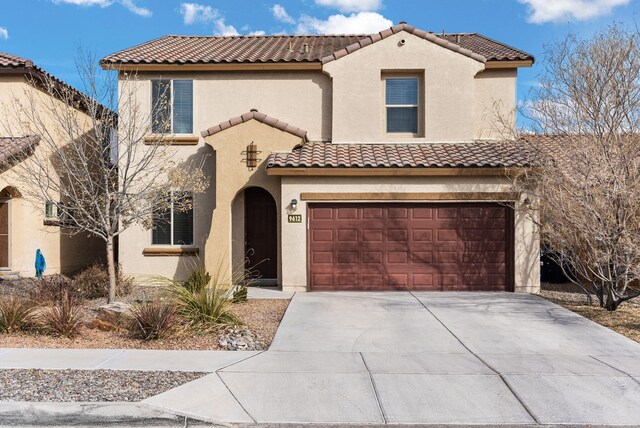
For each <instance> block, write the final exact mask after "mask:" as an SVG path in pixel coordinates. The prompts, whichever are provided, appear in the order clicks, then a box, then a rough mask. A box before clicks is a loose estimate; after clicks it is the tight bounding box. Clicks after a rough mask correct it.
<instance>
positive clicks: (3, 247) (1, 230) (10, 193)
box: [0, 186, 20, 270]
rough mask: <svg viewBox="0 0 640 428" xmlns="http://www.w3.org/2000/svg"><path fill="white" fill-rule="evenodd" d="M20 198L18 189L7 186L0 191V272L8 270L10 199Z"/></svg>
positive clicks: (9, 260)
mask: <svg viewBox="0 0 640 428" xmlns="http://www.w3.org/2000/svg"><path fill="white" fill-rule="evenodd" d="M17 197H20V192H19V191H18V189H16V188H15V187H12V186H7V187H5V188H4V189H2V190H1V191H0V270H7V269H9V268H10V264H11V259H10V254H11V250H10V246H11V236H10V231H11V226H10V221H11V215H10V211H11V199H13V198H17Z"/></svg>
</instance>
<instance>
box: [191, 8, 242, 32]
mask: <svg viewBox="0 0 640 428" xmlns="http://www.w3.org/2000/svg"><path fill="white" fill-rule="evenodd" d="M180 13H182V19H183V20H184V23H185V24H187V25H191V24H196V23H203V24H209V23H213V28H214V30H213V34H215V35H218V36H238V35H240V33H239V32H238V30H236V28H235V27H234V26H233V25H229V24H227V23H226V22H225V18H224V16H222V14H221V13H220V11H219V10H218V9H215V8H213V7H211V6H207V5H204V4H199V3H182V5H181V6H180Z"/></svg>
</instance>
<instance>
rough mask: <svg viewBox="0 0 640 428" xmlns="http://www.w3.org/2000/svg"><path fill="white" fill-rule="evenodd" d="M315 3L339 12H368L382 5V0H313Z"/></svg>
mask: <svg viewBox="0 0 640 428" xmlns="http://www.w3.org/2000/svg"><path fill="white" fill-rule="evenodd" d="M315 2H316V4H317V5H320V6H326V7H331V8H333V9H338V10H339V11H340V12H370V11H372V10H378V9H380V8H381V7H382V0H315Z"/></svg>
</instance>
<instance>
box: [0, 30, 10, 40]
mask: <svg viewBox="0 0 640 428" xmlns="http://www.w3.org/2000/svg"><path fill="white" fill-rule="evenodd" d="M8 38H9V30H7V29H6V28H5V27H0V39H2V40H7V39H8Z"/></svg>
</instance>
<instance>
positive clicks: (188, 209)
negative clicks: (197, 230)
mask: <svg viewBox="0 0 640 428" xmlns="http://www.w3.org/2000/svg"><path fill="white" fill-rule="evenodd" d="M170 197H171V208H169V209H168V210H166V211H163V212H161V213H160V214H158V215H156V217H155V218H154V220H153V231H152V236H151V243H152V244H154V245H193V196H191V195H190V194H185V193H176V194H172V195H171V196H170Z"/></svg>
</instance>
